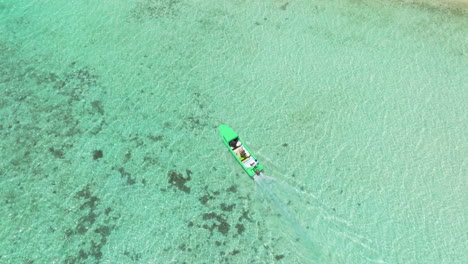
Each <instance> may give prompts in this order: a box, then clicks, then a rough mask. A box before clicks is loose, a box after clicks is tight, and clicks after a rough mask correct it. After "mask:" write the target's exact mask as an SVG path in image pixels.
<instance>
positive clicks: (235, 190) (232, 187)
mask: <svg viewBox="0 0 468 264" xmlns="http://www.w3.org/2000/svg"><path fill="white" fill-rule="evenodd" d="M226 191H228V192H232V193H236V192H237V185H232V186H231V187H229V188H227V189H226Z"/></svg>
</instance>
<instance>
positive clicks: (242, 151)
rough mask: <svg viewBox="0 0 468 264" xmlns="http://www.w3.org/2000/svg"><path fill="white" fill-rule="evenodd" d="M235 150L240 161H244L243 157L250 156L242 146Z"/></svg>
mask: <svg viewBox="0 0 468 264" xmlns="http://www.w3.org/2000/svg"><path fill="white" fill-rule="evenodd" d="M239 143H240V142H239ZM235 152H236V155H237V156H238V157H239V158H240V160H241V161H244V160H245V159H247V158H249V157H250V155H249V153H247V151H245V149H244V148H237V149H236V150H235Z"/></svg>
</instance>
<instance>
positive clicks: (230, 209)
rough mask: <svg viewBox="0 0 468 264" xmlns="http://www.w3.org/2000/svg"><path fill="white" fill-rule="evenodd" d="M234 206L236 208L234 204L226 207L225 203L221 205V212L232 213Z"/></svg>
mask: <svg viewBox="0 0 468 264" xmlns="http://www.w3.org/2000/svg"><path fill="white" fill-rule="evenodd" d="M234 206H236V204H231V205H226V204H225V203H222V204H221V210H223V211H225V212H232V208H234Z"/></svg>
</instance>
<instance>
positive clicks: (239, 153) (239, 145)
mask: <svg viewBox="0 0 468 264" xmlns="http://www.w3.org/2000/svg"><path fill="white" fill-rule="evenodd" d="M218 129H219V133H220V134H221V137H222V138H223V141H224V144H225V145H226V147H227V148H228V149H229V152H231V154H232V155H233V156H234V158H235V159H236V160H237V162H238V163H239V164H240V165H241V167H242V168H243V169H244V170H245V172H247V174H248V175H249V176H250V177H252V178H253V176H254V175H255V174H259V173H260V172H261V171H262V170H263V166H262V165H261V164H260V163H259V162H258V160H257V158H256V157H255V155H254V154H253V153H252V152H251V151H250V149H249V148H248V147H247V145H245V143H244V141H242V140H241V139H240V138H239V135H237V133H236V132H234V130H232V128H230V127H228V126H226V125H220V126H219V127H218Z"/></svg>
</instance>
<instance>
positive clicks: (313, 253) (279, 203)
mask: <svg viewBox="0 0 468 264" xmlns="http://www.w3.org/2000/svg"><path fill="white" fill-rule="evenodd" d="M254 180H255V183H256V186H257V188H256V189H257V193H258V194H260V195H262V196H263V198H264V200H265V201H267V203H268V205H269V206H270V207H271V208H272V209H273V210H275V211H277V213H279V215H281V216H282V217H281V220H282V222H283V226H281V227H280V228H281V229H280V231H284V234H285V237H287V238H288V239H289V240H290V241H289V242H290V243H293V245H294V249H295V250H296V253H297V254H298V255H300V256H302V257H303V258H305V259H307V260H309V261H311V262H312V263H315V262H317V263H318V262H319V260H320V259H321V255H322V249H321V248H319V247H317V243H313V241H312V240H311V239H310V237H309V234H308V232H307V231H306V229H305V228H304V227H303V226H302V225H301V224H300V222H299V221H298V220H297V218H296V217H295V215H294V214H292V213H291V212H290V210H289V209H288V201H285V200H287V198H290V195H291V194H292V193H288V192H285V193H283V191H284V190H282V189H284V188H281V184H280V182H278V181H277V180H276V179H275V178H273V177H270V176H267V175H264V174H263V173H260V175H255V176H254ZM284 198H286V199H284ZM288 230H289V231H288ZM288 235H289V237H288ZM291 235H292V237H291ZM296 237H297V238H299V239H298V240H297V239H296ZM298 243H299V245H298ZM301 247H302V248H301Z"/></svg>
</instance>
